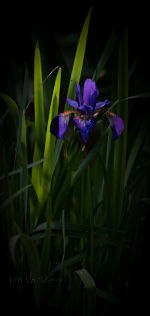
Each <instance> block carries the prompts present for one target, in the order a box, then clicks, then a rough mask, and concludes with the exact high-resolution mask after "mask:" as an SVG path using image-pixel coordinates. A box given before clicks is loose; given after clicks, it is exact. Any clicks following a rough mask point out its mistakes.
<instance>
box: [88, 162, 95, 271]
mask: <svg viewBox="0 0 150 316" xmlns="http://www.w3.org/2000/svg"><path fill="white" fill-rule="evenodd" d="M88 173H89V189H90V190H89V191H90V192H89V193H90V196H89V201H90V253H89V269H90V273H91V274H92V275H93V272H94V206H93V188H92V175H91V165H90V166H89V168H88Z"/></svg>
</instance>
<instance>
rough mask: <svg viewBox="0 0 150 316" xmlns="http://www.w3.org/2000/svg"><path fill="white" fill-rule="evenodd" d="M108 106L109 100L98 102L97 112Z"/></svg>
mask: <svg viewBox="0 0 150 316" xmlns="http://www.w3.org/2000/svg"><path fill="white" fill-rule="evenodd" d="M107 104H110V101H109V100H108V99H106V100H105V101H103V102H98V103H96V107H95V110H98V109H100V108H102V107H103V106H105V105H107Z"/></svg>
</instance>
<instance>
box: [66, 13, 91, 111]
mask: <svg viewBox="0 0 150 316" xmlns="http://www.w3.org/2000/svg"><path fill="white" fill-rule="evenodd" d="M91 13H92V8H91V9H90V10H89V13H88V15H87V18H86V20H85V22H84V25H83V29H82V32H81V35H80V38H79V42H78V46H77V50H76V55H75V59H74V63H73V68H72V73H71V78H70V83H69V88H68V93H67V98H70V99H72V100H75V97H76V86H75V82H76V81H77V82H78V83H79V81H80V76H81V71H82V66H83V61H84V55H85V49H86V42H87V35H88V28H89V21H90V17H91ZM67 108H68V105H67V104H66V107H65V109H67Z"/></svg>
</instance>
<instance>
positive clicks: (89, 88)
mask: <svg viewBox="0 0 150 316" xmlns="http://www.w3.org/2000/svg"><path fill="white" fill-rule="evenodd" d="M97 96H98V89H97V86H96V83H95V82H94V81H92V80H91V79H86V80H85V83H84V86H83V101H84V104H86V105H90V106H92V107H93V111H94V110H95V106H96V98H97Z"/></svg>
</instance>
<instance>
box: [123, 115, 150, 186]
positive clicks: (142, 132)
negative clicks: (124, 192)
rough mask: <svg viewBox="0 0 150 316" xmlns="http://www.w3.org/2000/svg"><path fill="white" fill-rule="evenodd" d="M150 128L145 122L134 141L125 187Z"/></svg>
mask: <svg viewBox="0 0 150 316" xmlns="http://www.w3.org/2000/svg"><path fill="white" fill-rule="evenodd" d="M148 128H149V126H148V124H147V122H145V120H144V121H143V124H142V125H141V127H140V130H139V132H138V134H137V136H136V138H135V141H134V144H133V147H132V149H131V152H130V156H129V159H128V162H127V167H126V174H125V186H126V185H127V182H128V179H129V176H130V173H131V171H132V168H133V166H134V162H135V159H136V157H137V154H138V152H139V150H140V148H141V146H142V144H143V141H144V139H145V136H146V133H147V131H148Z"/></svg>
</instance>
